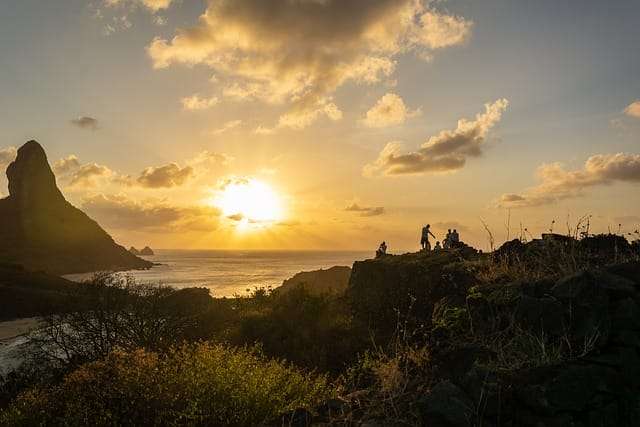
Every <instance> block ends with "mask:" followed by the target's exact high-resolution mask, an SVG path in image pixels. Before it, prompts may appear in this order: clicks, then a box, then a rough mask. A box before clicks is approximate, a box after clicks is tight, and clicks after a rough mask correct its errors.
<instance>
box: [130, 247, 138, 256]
mask: <svg viewBox="0 0 640 427" xmlns="http://www.w3.org/2000/svg"><path fill="white" fill-rule="evenodd" d="M129 252H131V253H132V254H134V255H140V251H139V250H137V249H136V248H135V246H131V247H130V248H129Z"/></svg>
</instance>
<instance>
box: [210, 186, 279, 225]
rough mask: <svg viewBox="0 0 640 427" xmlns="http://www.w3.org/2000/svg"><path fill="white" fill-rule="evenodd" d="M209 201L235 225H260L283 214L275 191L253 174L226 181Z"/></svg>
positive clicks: (271, 221)
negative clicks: (245, 177) (244, 177)
mask: <svg viewBox="0 0 640 427" xmlns="http://www.w3.org/2000/svg"><path fill="white" fill-rule="evenodd" d="M213 204H214V205H215V206H217V207H218V208H220V209H221V210H222V213H223V215H224V216H226V217H227V218H230V219H231V220H233V221H235V222H236V224H237V225H238V227H239V228H248V227H249V226H253V227H263V226H265V225H269V224H271V223H273V222H276V221H279V220H281V219H282V218H283V209H282V203H281V200H280V196H279V195H278V193H277V192H276V191H274V189H273V188H272V187H271V186H270V185H268V184H267V183H265V182H262V181H260V180H257V179H253V178H251V179H238V180H235V181H232V182H229V183H227V184H226V185H224V186H223V188H222V189H221V190H220V192H219V193H218V195H217V196H216V197H215V198H214V200H213Z"/></svg>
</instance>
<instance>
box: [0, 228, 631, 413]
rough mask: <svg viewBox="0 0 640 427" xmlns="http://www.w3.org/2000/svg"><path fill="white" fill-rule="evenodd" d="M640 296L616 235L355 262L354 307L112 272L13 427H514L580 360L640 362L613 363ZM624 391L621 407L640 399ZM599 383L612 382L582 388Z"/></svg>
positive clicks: (47, 356) (100, 280)
mask: <svg viewBox="0 0 640 427" xmlns="http://www.w3.org/2000/svg"><path fill="white" fill-rule="evenodd" d="M638 286H640V263H638V252H637V247H634V246H632V245H630V244H629V243H628V242H627V241H626V240H625V239H623V238H619V237H618V236H614V235H603V236H591V237H585V238H582V239H580V240H578V239H574V238H565V237H562V236H560V237H558V236H557V235H554V236H552V237H549V238H546V239H543V240H536V241H533V242H523V241H521V240H516V241H512V242H508V243H507V244H505V245H503V246H502V247H501V248H500V249H498V250H496V251H495V252H493V253H491V254H480V253H477V252H476V251H474V250H472V249H470V248H468V247H460V248H459V249H454V250H448V251H440V252H431V253H418V254H406V255H401V256H385V257H381V258H378V259H375V260H367V261H363V262H358V263H356V264H355V265H354V269H353V275H352V277H351V281H350V284H349V287H348V289H347V291H346V292H345V293H344V294H335V293H334V294H322V293H318V292H315V293H310V292H309V290H308V289H305V288H304V287H303V286H298V287H293V288H291V289H289V290H288V291H287V292H271V291H270V290H269V289H260V288H259V289H256V290H254V292H253V293H252V294H251V295H249V296H245V297H240V296H238V297H236V298H220V299H214V298H211V297H210V295H209V294H208V291H207V290H206V289H197V288H194V289H182V290H176V289H172V288H168V287H162V286H147V285H139V284H136V283H134V282H133V281H132V280H130V279H128V278H126V277H122V276H110V275H99V276H96V277H95V278H94V280H93V281H91V282H90V283H87V284H85V285H83V286H80V287H73V288H71V289H70V290H67V291H66V293H65V297H66V301H65V309H64V310H62V311H57V312H56V313H55V314H49V315H46V316H45V317H44V319H45V326H44V327H43V328H42V329H41V330H40V331H38V332H37V333H35V334H34V335H33V336H32V338H31V347H32V348H31V350H30V351H29V352H30V363H27V364H25V365H24V366H23V368H22V369H21V370H19V371H17V372H14V373H13V374H11V375H9V376H8V377H7V378H5V379H4V380H3V381H0V413H1V414H2V415H0V420H1V422H0V424H6V425H21V424H22V425H33V424H39V423H43V424H60V425H81V424H82V425H84V424H97V425H105V424H109V425H113V424H123V425H127V424H161V425H165V424H166V425H172V424H173V425H176V424H179V425H184V424H188V425H205V424H207V425H255V424H261V423H264V424H272V425H281V424H282V423H283V418H282V417H283V416H285V415H286V414H294V415H296V414H298V415H299V414H305V412H300V411H302V409H300V408H306V410H308V411H310V412H309V413H312V414H313V416H314V417H316V418H314V419H317V420H320V421H321V422H327V423H343V424H350V423H353V424H358V423H361V422H367V421H370V422H374V423H375V422H378V423H380V422H382V423H383V424H389V423H391V422H393V423H394V424H397V425H421V424H424V422H425V420H433V419H438V420H441V419H444V418H446V419H447V420H448V421H447V422H449V423H450V424H451V425H469V424H478V425H479V424H487V423H488V424H499V422H496V420H499V419H501V417H505V416H507V415H505V414H502V413H501V412H500V411H501V410H502V409H500V408H502V405H504V404H505V403H504V402H507V401H509V402H515V401H517V398H516V397H514V395H513V394H510V393H513V390H514V389H518V388H522V387H524V385H522V384H525V385H526V384H529V383H531V384H534V383H535V384H537V382H540V381H546V379H547V378H556V377H557V376H558V375H560V373H559V372H573V371H572V369H574V368H572V366H574V365H572V363H574V361H575V362H576V364H577V365H576V366H579V368H575V369H584V366H588V363H590V362H589V361H590V360H592V359H591V358H598V357H603V358H605V359H603V361H602V362H600V361H598V362H597V363H596V364H595V365H594V366H596V368H593V369H595V371H593V372H591V371H590V373H589V374H584V373H583V372H582V371H579V373H577V374H576V377H577V378H591V377H594V376H595V377H596V378H600V375H602V377H603V378H608V377H607V376H606V375H605V374H602V373H601V372H600V371H597V369H605V368H603V366H604V367H606V366H609V365H610V364H612V363H614V364H615V363H618V364H622V365H621V366H622V367H623V368H621V369H619V371H620V372H626V370H627V369H628V368H627V367H628V366H637V365H638V363H640V360H639V361H638V363H636V362H635V361H634V360H635V359H629V357H630V356H628V355H627V353H624V354H625V355H624V357H623V356H619V355H617V354H609V353H610V352H611V351H614V352H615V351H617V350H615V349H618V348H620V346H621V345H627V343H634V342H636V341H637V340H635V338H629V337H628V334H631V335H633V334H635V332H633V331H634V330H635V329H633V328H637V327H638V325H640V316H638V315H637V314H638V313H640V309H639V308H640V306H638V305H637V304H636V302H637V301H640V296H639V295H638V293H637V292H636V288H637V287H638ZM628 328H631V329H630V331H631V332H629V331H627V329H628ZM625 334H627V335H625ZM633 336H634V337H635V335H633ZM612 340H613V341H612ZM610 342H613V343H614V344H613V346H612V347H611V346H610V344H609V343H610ZM612 349H613V350H612ZM634 354H635V353H634ZM594 360H595V359H594ZM597 360H600V359H597ZM578 362H580V363H578ZM594 363H595V362H594ZM559 366H562V369H561V370H560V371H556V370H555V369H556V367H559ZM616 366H617V365H616ZM606 369H608V368H606ZM529 372H535V373H532V374H529ZM594 372H595V373H594ZM527 375H531V377H528V376H527ZM629 378H635V377H633V375H631V376H629ZM518 381H520V382H522V383H521V384H520V385H519V386H516V385H515V384H518ZM567 381H569V380H567ZM616 381H617V383H615V384H618V385H615V387H616V388H620V390H622V391H621V393H622V394H621V396H622V397H619V396H618V397H615V399H617V400H613V402H615V404H616V405H618V403H619V402H621V401H622V400H624V399H625V397H624V396H627V395H633V396H635V395H636V394H634V393H636V391H637V390H635V389H634V388H633V387H634V386H632V385H631V386H628V387H630V388H625V387H627V385H624V378H622V379H621V378H618V379H616ZM554 384H556V385H554V387H558V384H560V385H562V384H564V383H563V382H559V383H558V382H556V383H554ZM568 384H571V382H570V381H569V382H568ZM541 387H542V386H541ZM545 387H546V386H545ZM598 387H604V388H606V387H609V388H610V387H613V386H611V385H610V384H606V385H599V386H594V385H584V386H579V388H586V389H594V390H597V389H598ZM541 390H542V389H541ZM544 390H546V389H544ZM558 393H560V392H558ZM563 393H564V391H562V393H560V394H563ZM574 394H575V393H574V392H571V391H567V392H566V395H567V396H573V395H574ZM338 395H340V396H343V397H344V399H337V400H336V399H335V398H336V396H338ZM575 395H576V396H577V394H575ZM607 396H609V397H606V398H604V397H598V399H600V400H598V402H605V401H606V402H605V403H606V404H607V405H609V404H610V401H609V400H606V399H613V398H611V397H610V396H611V394H609V395H607ZM553 398H554V396H552V395H550V396H545V399H547V400H549V401H553ZM496 399H497V402H498V403H496ZM567 399H569V398H565V401H566V400H567ZM602 399H605V400H602ZM621 399H622V400H621ZM443 402H445V403H446V402H449V403H446V404H445V403H443ZM451 402H457V403H456V404H455V405H454V404H453V403H451ZM607 402H609V403H607ZM605 403H602V405H605ZM458 404H459V405H458ZM528 404H531V402H529V403H528ZM581 404H582V403H581ZM447 405H449V406H447ZM456 405H458V406H456ZM496 405H497V406H496ZM510 405H516V403H510ZM559 405H560V404H559ZM571 405H573V406H571V407H572V408H573V407H578V406H577V405H578V403H575V402H571ZM593 405H596V407H598V408H599V406H597V405H600V403H597V404H593ZM620 405H622V403H620ZM624 405H626V406H624ZM624 405H622V406H621V407H625V408H627V407H633V405H631V406H629V404H628V403H624ZM496 407H497V408H498V409H496ZM523 408H524V407H523ZM526 410H528V409H521V410H520V411H525V412H526ZM585 410H586V409H585ZM598 410H600V409H598ZM491 411H493V412H491ZM495 411H497V412H495ZM540 411H542V409H540ZM603 411H604V409H603ZM455 414H458V415H455ZM294 415H292V416H294ZM509 416H511V417H513V415H509ZM625 416H626V415H625ZM318 417H320V418H318ZM443 417H444V418H443ZM447 417H451V418H450V419H449V418H447ZM510 419H511V420H512V421H513V422H515V421H514V418H510ZM572 419H573V418H572ZM612 419H613V418H612ZM302 420H303V421H302V423H303V425H304V422H305V421H304V420H307V421H309V420H310V418H304V417H303V418H302ZM287 422H288V421H285V424H286V423H287ZM465 423H466V424H465ZM542 424H544V422H542ZM515 425H517V423H516V424H515ZM622 425H624V424H622Z"/></svg>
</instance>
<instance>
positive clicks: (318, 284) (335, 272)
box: [276, 266, 351, 295]
mask: <svg viewBox="0 0 640 427" xmlns="http://www.w3.org/2000/svg"><path fill="white" fill-rule="evenodd" d="M350 276H351V268H349V267H341V266H336V267H331V268H329V269H326V270H316V271H303V272H301V273H297V274H296V275H294V276H293V277H291V278H289V279H287V280H285V281H284V282H283V283H282V286H281V287H279V288H276V291H277V292H288V291H290V290H291V289H294V288H296V287H298V286H301V287H303V288H304V289H305V290H306V291H307V292H309V293H310V294H312V295H319V294H341V293H343V292H344V291H345V290H346V289H347V284H348V283H349V277H350Z"/></svg>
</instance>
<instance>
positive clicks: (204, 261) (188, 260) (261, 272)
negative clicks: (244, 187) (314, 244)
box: [63, 249, 374, 297]
mask: <svg viewBox="0 0 640 427" xmlns="http://www.w3.org/2000/svg"><path fill="white" fill-rule="evenodd" d="M154 252H155V255H152V256H142V258H144V259H145V260H148V261H151V262H154V263H157V264H159V265H154V266H153V267H151V268H150V269H148V270H126V271H120V272H116V273H115V274H122V275H126V276H130V277H133V278H134V279H135V280H136V281H137V282H139V283H151V284H162V285H167V286H172V287H175V288H187V287H206V288H208V289H209V290H210V291H211V294H212V295H213V296H214V297H232V296H235V295H246V294H247V293H249V291H251V290H253V289H255V288H262V287H264V288H268V287H270V288H276V287H278V286H281V285H282V282H283V281H284V280H286V279H288V278H290V277H293V276H294V275H295V274H297V273H300V272H303V271H314V270H320V269H327V268H331V267H334V266H347V267H351V266H352V265H353V263H354V262H355V261H359V260H364V259H368V258H373V256H374V252H373V251H345V250H336V251H328V250H283V249H275V250H271V249H154ZM95 273H96V272H89V273H81V274H69V275H64V276H63V277H64V278H66V279H69V280H72V281H77V282H82V281H86V280H89V279H91V277H92V276H93V275H94V274H95Z"/></svg>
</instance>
